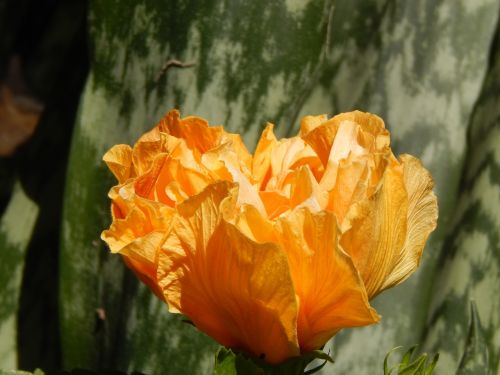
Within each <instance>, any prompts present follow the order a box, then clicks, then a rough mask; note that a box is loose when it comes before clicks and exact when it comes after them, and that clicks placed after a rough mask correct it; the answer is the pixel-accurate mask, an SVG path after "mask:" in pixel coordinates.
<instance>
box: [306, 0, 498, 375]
mask: <svg viewBox="0 0 500 375" xmlns="http://www.w3.org/2000/svg"><path fill="white" fill-rule="evenodd" d="M377 9H379V13H378V14H379V18H378V19H377V23H376V25H377V26H378V31H377V32H376V33H375V34H374V35H373V36H372V37H371V38H370V39H368V38H366V35H367V34H369V30H370V29H372V28H373V26H366V27H365V28H364V30H363V31H362V32H361V34H363V35H365V39H364V40H365V43H364V44H363V43H361V44H355V43H354V41H352V42H350V43H349V44H348V45H349V46H351V47H352V48H350V49H348V50H347V53H346V56H345V57H344V58H343V60H344V62H343V64H342V65H341V67H339V70H338V73H337V74H335V76H334V80H333V81H331V85H330V86H329V91H330V92H335V93H336V94H335V95H336V103H339V107H337V108H340V110H345V109H349V108H363V109H365V110H368V111H371V112H374V113H378V114H380V115H381V116H382V117H383V118H384V119H385V120H386V122H387V125H388V127H389V129H390V130H391V135H392V143H393V144H394V149H395V152H396V153H403V152H407V153H410V154H413V155H416V156H418V157H421V159H422V161H423V163H424V165H425V166H426V167H428V168H429V169H430V171H431V173H432V175H433V177H434V179H435V183H436V187H435V191H436V193H437V195H438V202H439V214H440V218H439V223H438V228H437V230H436V231H435V232H434V233H433V235H432V236H431V241H430V243H428V245H427V248H426V250H425V252H424V257H423V260H422V264H421V266H420V269H419V271H418V272H417V273H416V274H415V275H413V276H412V277H411V278H410V279H409V280H407V281H406V282H405V283H404V284H403V285H400V286H398V287H397V288H394V289H392V290H390V291H388V292H386V293H384V294H382V295H381V296H380V297H378V298H377V299H376V300H375V301H374V305H375V307H376V308H377V310H378V311H379V312H380V313H381V315H382V321H381V323H380V324H379V325H377V326H372V327H367V328H363V329H360V330H351V331H345V332H341V333H340V334H339V335H338V336H337V338H336V339H335V340H334V341H333V342H334V343H336V345H333V352H334V353H335V354H334V358H336V359H338V361H337V363H336V371H338V372H339V373H344V372H346V373H347V372H353V373H367V372H369V371H368V369H369V368H376V367H375V366H377V365H376V364H377V363H378V361H379V358H383V356H384V354H385V353H386V352H387V351H388V350H389V349H390V348H392V347H394V346H395V345H403V346H410V345H413V344H415V343H418V342H419V341H420V339H421V335H422V330H423V326H424V324H425V321H426V314H427V310H428V307H427V306H428V304H429V298H430V294H431V293H432V284H431V280H432V279H433V275H434V272H435V270H436V263H437V260H438V258H439V254H440V252H441V249H442V243H443V238H444V237H445V235H446V233H447V229H448V228H449V226H450V223H451V221H452V219H453V217H454V216H453V215H454V212H455V210H454V208H455V203H456V196H457V192H458V191H459V180H460V174H461V171H462V165H463V162H464V157H465V148H466V133H467V126H468V123H469V118H470V116H471V113H472V110H473V106H474V104H475V102H476V100H477V97H478V95H479V93H480V90H481V83H482V80H483V77H484V75H485V73H486V70H487V68H488V52H486V51H489V49H490V43H491V40H492V38H493V35H494V32H495V26H496V23H497V20H498V9H499V2H498V1H496V0H495V1H474V2H470V1H467V0H465V1H446V0H441V1H434V0H430V1H411V2H409V1H385V2H379V6H378V8H377ZM352 27H353V28H355V29H356V28H359V27H360V26H359V23H353V26H352ZM346 32H347V33H349V34H352V33H353V32H349V31H346ZM457 77H460V78H459V79H458V78H457ZM318 90H320V91H321V89H318ZM321 92H328V91H321ZM318 97H324V96H323V95H321V94H319V93H318V94H314V93H313V94H312V96H311V101H312V100H314V98H318ZM317 105H318V106H319V105H321V104H319V102H318V104H317ZM319 110H320V109H319V108H318V109H317V110H316V111H313V112H317V111H319ZM309 111H310V110H309ZM467 303H468V301H467V300H466V299H464V306H463V311H464V312H466V311H467V310H468V306H467ZM464 319H465V317H464ZM466 322H467V319H465V320H464V324H465V325H466ZM429 351H431V352H439V351H440V348H439V347H433V348H432V349H429ZM359 352H362V353H363V354H364V355H363V356H362V358H356V357H357V356H358V354H357V353H359ZM365 353H368V354H365ZM459 359H460V354H459V353H457V355H456V358H455V360H459ZM445 363H446V362H445V361H441V360H440V363H439V368H440V369H441V371H443V372H444V373H446V371H448V370H447V369H446V367H445V366H446V365H445Z"/></svg>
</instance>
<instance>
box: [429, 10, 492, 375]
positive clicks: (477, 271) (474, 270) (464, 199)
mask: <svg viewBox="0 0 500 375" xmlns="http://www.w3.org/2000/svg"><path fill="white" fill-rule="evenodd" d="M496 12H497V13H496V14H497V16H498V3H497V11H496ZM489 63H490V65H489V69H488V72H487V75H486V76H485V79H484V83H483V87H482V90H481V95H480V97H479V99H478V101H477V103H476V106H475V109H474V113H473V115H472V116H471V119H470V123H469V129H468V132H467V141H468V145H469V149H468V152H467V155H466V163H465V165H464V168H463V172H462V177H461V180H462V183H461V186H462V189H461V193H460V198H459V200H458V201H457V204H456V210H455V212H454V220H453V223H452V224H453V225H452V226H451V228H450V233H449V236H448V238H447V240H446V241H445V243H444V248H443V250H444V251H445V253H444V254H443V257H442V259H441V260H440V262H439V264H438V270H439V272H438V273H437V275H436V279H435V280H434V282H433V283H434V286H435V288H434V294H433V298H432V304H431V309H430V312H429V322H430V325H429V327H428V329H427V335H426V338H425V339H426V341H425V346H426V348H427V349H428V350H439V351H440V353H441V355H442V356H441V360H440V367H441V366H443V368H444V369H449V371H450V372H455V371H457V369H458V368H459V364H460V362H461V359H462V358H463V353H464V347H465V346H466V341H467V340H470V337H471V336H470V332H471V328H470V325H468V321H470V320H471V319H472V322H473V324H474V322H475V321H477V320H478V319H479V317H480V318H481V322H482V324H483V330H484V335H483V339H482V340H483V342H484V344H485V345H486V346H487V347H488V350H489V357H488V364H487V365H486V364H485V365H484V366H485V367H484V368H483V370H482V371H487V368H489V371H491V372H492V373H498V371H499V369H500V347H499V346H498V343H497V341H496V340H497V339H496V337H499V335H500V314H498V311H500V299H499V298H498V285H500V227H499V223H500V200H499V199H498V197H499V196H500V153H499V152H498V150H499V145H500V127H499V126H498V125H499V118H500V92H499V91H498V87H500V26H497V30H496V35H495V37H494V38H493V43H492V44H491V49H490V60H489ZM471 300H474V301H475V304H476V307H477V310H476V309H475V310H474V312H473V313H471V316H472V317H469V316H468V315H469V314H468V311H469V306H468V304H469V301H471ZM474 316H475V317H474ZM473 327H474V326H473ZM475 332H477V331H475ZM478 358H479V357H478ZM478 371H479V370H478ZM479 373H482V372H479Z"/></svg>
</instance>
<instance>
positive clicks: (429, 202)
mask: <svg viewBox="0 0 500 375" xmlns="http://www.w3.org/2000/svg"><path fill="white" fill-rule="evenodd" d="M400 159H401V162H402V164H403V174H404V183H405V187H406V191H407V193H408V214H407V223H408V229H407V233H406V239H405V243H404V246H403V250H402V251H401V256H400V258H399V259H398V264H397V265H396V267H395V269H394V271H393V272H392V273H391V274H390V275H389V276H388V277H387V279H386V281H385V283H384V285H383V289H386V288H390V287H392V286H395V285H398V284H400V283H401V282H403V281H404V280H405V279H407V278H408V276H409V275H410V274H411V273H413V271H415V269H416V268H417V267H418V264H419V263H420V259H421V257H422V252H423V251H424V246H425V242H426V241H427V238H428V237H429V234H430V233H431V232H432V231H433V230H434V229H435V228H436V224H437V217H438V206H437V198H436V195H435V194H434V192H433V191H432V188H433V186H434V182H433V181H432V177H431V175H430V173H429V172H428V171H427V170H426V169H425V168H424V167H423V166H422V164H421V163H420V160H418V159H417V158H414V157H413V156H411V155H401V157H400Z"/></svg>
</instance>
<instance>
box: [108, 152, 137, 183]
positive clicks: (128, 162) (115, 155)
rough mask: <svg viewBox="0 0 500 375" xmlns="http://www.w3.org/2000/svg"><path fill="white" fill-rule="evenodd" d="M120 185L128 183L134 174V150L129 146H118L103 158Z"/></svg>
mask: <svg viewBox="0 0 500 375" xmlns="http://www.w3.org/2000/svg"><path fill="white" fill-rule="evenodd" d="M102 160H104V162H105V163H106V165H107V166H108V168H109V169H110V171H111V172H113V174H114V175H115V177H116V179H117V180H118V182H119V183H120V184H122V183H124V182H125V181H127V179H128V178H129V177H131V174H132V173H133V166H132V148H131V147H130V146H129V145H116V146H113V147H112V148H111V149H110V150H109V151H108V152H106V153H105V154H104V156H103V158H102Z"/></svg>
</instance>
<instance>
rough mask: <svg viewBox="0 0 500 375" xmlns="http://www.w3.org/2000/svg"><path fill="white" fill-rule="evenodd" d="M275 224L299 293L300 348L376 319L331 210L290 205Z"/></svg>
mask: <svg viewBox="0 0 500 375" xmlns="http://www.w3.org/2000/svg"><path fill="white" fill-rule="evenodd" d="M278 230H279V232H280V243H281V244H282V246H283V248H284V249H285V250H286V252H287V255H288V261H289V264H290V271H291V273H292V279H293V283H294V285H295V290H296V293H297V296H298V299H299V319H298V322H297V324H298V328H297V331H298V336H299V344H300V348H301V351H302V352H307V351H310V350H314V349H318V348H320V347H321V346H322V345H324V344H325V342H326V341H327V340H328V339H329V338H331V337H332V336H333V335H334V334H335V333H336V332H337V331H338V330H340V329H342V328H345V327H355V326H363V325H368V324H372V323H375V322H377V321H378V320H379V317H378V315H377V313H376V312H375V310H374V309H372V308H371V307H370V305H369V303H368V297H367V294H366V291H365V288H364V286H363V281H362V280H361V278H360V276H359V273H358V271H357V270H356V268H355V267H354V264H353V262H352V260H351V258H350V257H349V256H348V255H347V254H346V253H344V252H343V251H342V250H341V249H340V247H339V245H338V236H339V233H338V229H337V222H336V219H335V216H334V215H333V214H331V213H327V212H324V211H323V212H321V213H320V214H312V213H311V212H310V211H309V210H307V209H299V210H294V211H293V212H292V213H291V214H289V215H287V216H286V217H285V218H283V219H281V220H279V221H278Z"/></svg>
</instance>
